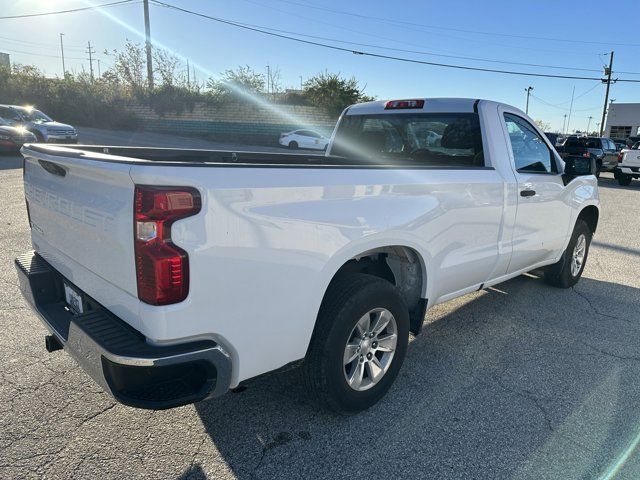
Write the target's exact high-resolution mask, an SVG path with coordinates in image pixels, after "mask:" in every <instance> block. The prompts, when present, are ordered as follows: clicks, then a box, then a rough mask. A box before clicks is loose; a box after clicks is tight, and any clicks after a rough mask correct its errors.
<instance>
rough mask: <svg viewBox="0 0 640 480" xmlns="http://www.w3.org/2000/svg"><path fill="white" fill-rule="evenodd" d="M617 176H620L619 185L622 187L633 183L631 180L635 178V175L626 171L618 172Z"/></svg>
mask: <svg viewBox="0 0 640 480" xmlns="http://www.w3.org/2000/svg"><path fill="white" fill-rule="evenodd" d="M617 178H618V185H620V186H622V187H628V186H629V185H631V180H633V177H632V176H631V175H627V174H625V173H620V174H618V175H617Z"/></svg>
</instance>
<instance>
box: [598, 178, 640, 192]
mask: <svg viewBox="0 0 640 480" xmlns="http://www.w3.org/2000/svg"><path fill="white" fill-rule="evenodd" d="M638 187H640V181H638V180H632V181H631V184H630V185H627V186H624V187H623V186H622V185H620V184H618V181H617V180H616V179H615V178H613V176H607V177H605V176H600V178H599V179H598V188H611V189H614V190H639V191H640V188H638Z"/></svg>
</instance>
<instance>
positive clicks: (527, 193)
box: [520, 190, 536, 197]
mask: <svg viewBox="0 0 640 480" xmlns="http://www.w3.org/2000/svg"><path fill="white" fill-rule="evenodd" d="M535 194H536V191H535V190H520V196H521V197H533V196H534V195H535Z"/></svg>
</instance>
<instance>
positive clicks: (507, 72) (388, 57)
mask: <svg viewBox="0 0 640 480" xmlns="http://www.w3.org/2000/svg"><path fill="white" fill-rule="evenodd" d="M151 1H152V2H153V3H154V4H155V5H159V6H162V7H166V8H170V9H173V10H177V11H180V12H183V13H188V14H191V15H195V16H198V17H201V18H206V19H209V20H212V21H215V22H218V23H223V24H226V25H231V26H234V27H237V28H241V29H244V30H250V31H253V32H258V33H262V34H264V35H270V36H273V37H278V38H282V39H286V40H291V41H294V42H298V43H304V44H307V45H314V46H317V47H323V48H328V49H331V50H336V51H341V52H348V53H352V54H355V55H362V56H368V57H374V58H381V59H386V60H395V61H399V62H405V63H416V64H420V65H431V66H435V67H444V68H454V69H459V70H471V71H477V72H488V73H501V74H505V75H521V76H527V77H541V78H561V79H570V80H591V81H598V82H601V81H602V79H601V78H600V77H580V76H574V75H554V74H550V73H533V72H519V71H513V70H498V69H492V68H481V67H471V66H467V65H453V64H447V63H438V62H427V61H424V60H417V59H413V58H405V57H395V56H392V55H383V54H380V53H373V52H366V51H361V50H352V49H349V48H344V47H338V46H336V45H328V44H326V43H321V42H315V41H311V40H304V39H302V38H296V37H291V36H288V35H283V34H280V33H275V32H270V31H267V30H264V29H261V28H256V27H250V26H248V25H243V24H240V23H237V22H232V21H230V20H225V19H222V18H218V17H213V16H211V15H206V14H204V13H199V12H195V11H193V10H188V9H186V8H182V7H178V6H176V5H172V4H169V3H165V2H161V1H159V0H151ZM617 81H618V82H632V83H640V80H631V79H617Z"/></svg>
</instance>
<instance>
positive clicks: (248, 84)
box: [207, 65, 265, 102]
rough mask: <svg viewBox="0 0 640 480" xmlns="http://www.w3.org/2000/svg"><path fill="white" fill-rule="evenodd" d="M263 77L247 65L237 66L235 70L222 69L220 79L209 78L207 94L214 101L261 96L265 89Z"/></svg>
mask: <svg viewBox="0 0 640 480" xmlns="http://www.w3.org/2000/svg"><path fill="white" fill-rule="evenodd" d="M264 87H265V77H264V75H263V74H261V73H257V72H256V71H255V70H253V69H252V68H251V67H250V66H249V65H245V66H244V67H243V66H239V67H238V68H237V69H236V70H226V71H224V72H223V73H222V74H221V76H220V79H215V78H209V80H208V81H207V90H208V91H207V94H208V95H209V97H210V98H212V99H213V100H214V101H218V102H222V101H229V100H232V99H233V100H247V99H248V98H249V97H254V96H255V95H260V96H262V95H263V94H264V90H265V88H264Z"/></svg>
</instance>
